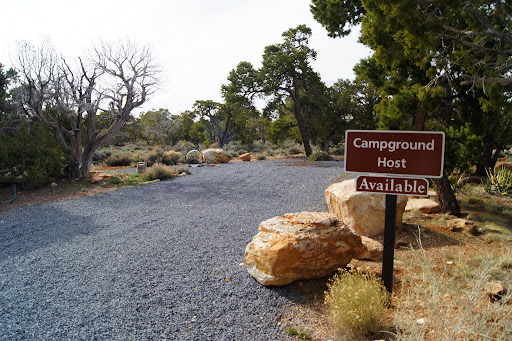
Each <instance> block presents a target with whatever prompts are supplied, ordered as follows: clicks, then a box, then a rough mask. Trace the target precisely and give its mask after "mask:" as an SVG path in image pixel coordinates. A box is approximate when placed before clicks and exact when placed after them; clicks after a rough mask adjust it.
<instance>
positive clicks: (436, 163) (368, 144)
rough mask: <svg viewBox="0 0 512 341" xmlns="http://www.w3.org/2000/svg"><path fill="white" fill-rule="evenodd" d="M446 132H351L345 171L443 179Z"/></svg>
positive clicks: (346, 141) (347, 137) (346, 148)
mask: <svg viewBox="0 0 512 341" xmlns="http://www.w3.org/2000/svg"><path fill="white" fill-rule="evenodd" d="M444 140H445V137H444V132H439V131H399V130H397V131H395V130H347V132H346V133H345V171H346V172H348V173H375V174H389V175H406V176H425V177H430V178H441V177H442V176H443V166H444Z"/></svg>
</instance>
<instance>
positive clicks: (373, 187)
mask: <svg viewBox="0 0 512 341" xmlns="http://www.w3.org/2000/svg"><path fill="white" fill-rule="evenodd" d="M358 189H360V190H364V191H377V192H395V193H423V192H425V191H426V186H425V185H423V184H421V183H418V180H408V179H406V180H405V181H404V183H403V184H401V183H395V180H394V179H386V180H385V181H384V182H372V181H368V179H366V178H364V179H363V180H362V181H361V184H360V185H359V188H358Z"/></svg>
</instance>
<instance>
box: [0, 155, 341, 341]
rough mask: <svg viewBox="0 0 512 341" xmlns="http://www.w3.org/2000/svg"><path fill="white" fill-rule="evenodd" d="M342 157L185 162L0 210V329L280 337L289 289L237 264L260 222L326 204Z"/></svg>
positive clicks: (58, 336) (6, 332)
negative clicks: (127, 183)
mask: <svg viewBox="0 0 512 341" xmlns="http://www.w3.org/2000/svg"><path fill="white" fill-rule="evenodd" d="M342 167H343V164H342V163H341V162H317V163H313V164H308V165H307V166H304V165H301V166H298V165H297V161H293V160H286V161H283V160H276V161H258V162H244V163H242V162H240V163H229V164H223V165H221V166H219V167H200V168H191V170H192V173H193V174H192V175H190V176H186V177H180V178H175V179H172V180H168V181H162V182H159V183H155V184H150V185H147V186H142V187H132V188H124V189H121V190H118V191H113V192H105V193H102V194H97V195H94V196H90V197H83V198H79V199H70V200H63V201H58V202H53V203H47V204H41V205H36V206H29V207H24V208H19V209H15V210H10V211H7V212H4V213H0V269H1V270H0V271H1V273H0V340H3V339H5V340H286V339H288V340H289V339H290V338H289V337H287V336H286V335H285V333H284V332H283V328H282V326H280V325H279V324H278V320H279V317H280V316H281V315H282V314H283V309H281V307H283V306H285V305H286V304H289V303H290V301H293V300H296V299H299V298H298V297H296V296H295V294H294V293H293V292H291V291H290V290H287V288H286V287H281V288H266V287H263V286H262V285H260V284H259V283H257V282H256V281H255V280H254V279H253V278H252V277H251V276H250V275H249V274H248V273H247V271H246V269H245V268H243V267H242V266H241V263H243V261H244V252H245V246H246V245H247V243H249V242H250V241H251V239H252V237H253V236H254V235H255V234H256V232H257V229H258V224H259V223H260V222H261V221H263V220H266V219H269V218H272V217H274V216H277V215H282V214H284V213H287V212H299V211H324V210H326V206H325V203H324V202H325V197H324V190H325V189H326V188H327V186H328V185H329V184H331V183H333V182H336V176H338V175H340V174H341V173H342V172H343V169H342Z"/></svg>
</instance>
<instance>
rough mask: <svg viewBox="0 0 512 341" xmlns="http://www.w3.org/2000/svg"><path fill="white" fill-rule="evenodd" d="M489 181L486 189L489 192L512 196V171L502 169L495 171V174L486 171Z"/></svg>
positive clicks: (485, 184) (486, 182) (485, 185)
mask: <svg viewBox="0 0 512 341" xmlns="http://www.w3.org/2000/svg"><path fill="white" fill-rule="evenodd" d="M486 172H487V180H486V181H485V183H484V187H485V189H486V191H487V192H498V193H502V194H512V170H510V169H507V168H500V169H496V170H494V173H492V172H491V171H488V170H486Z"/></svg>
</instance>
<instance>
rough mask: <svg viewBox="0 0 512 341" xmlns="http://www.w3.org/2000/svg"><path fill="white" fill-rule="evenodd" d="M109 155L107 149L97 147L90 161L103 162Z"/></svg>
mask: <svg viewBox="0 0 512 341" xmlns="http://www.w3.org/2000/svg"><path fill="white" fill-rule="evenodd" d="M110 155H111V153H110V151H109V150H108V149H98V150H96V151H95V152H94V154H93V156H92V161H93V162H96V163H101V162H104V161H105V160H106V159H107V158H108V157H109V156H110Z"/></svg>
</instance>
